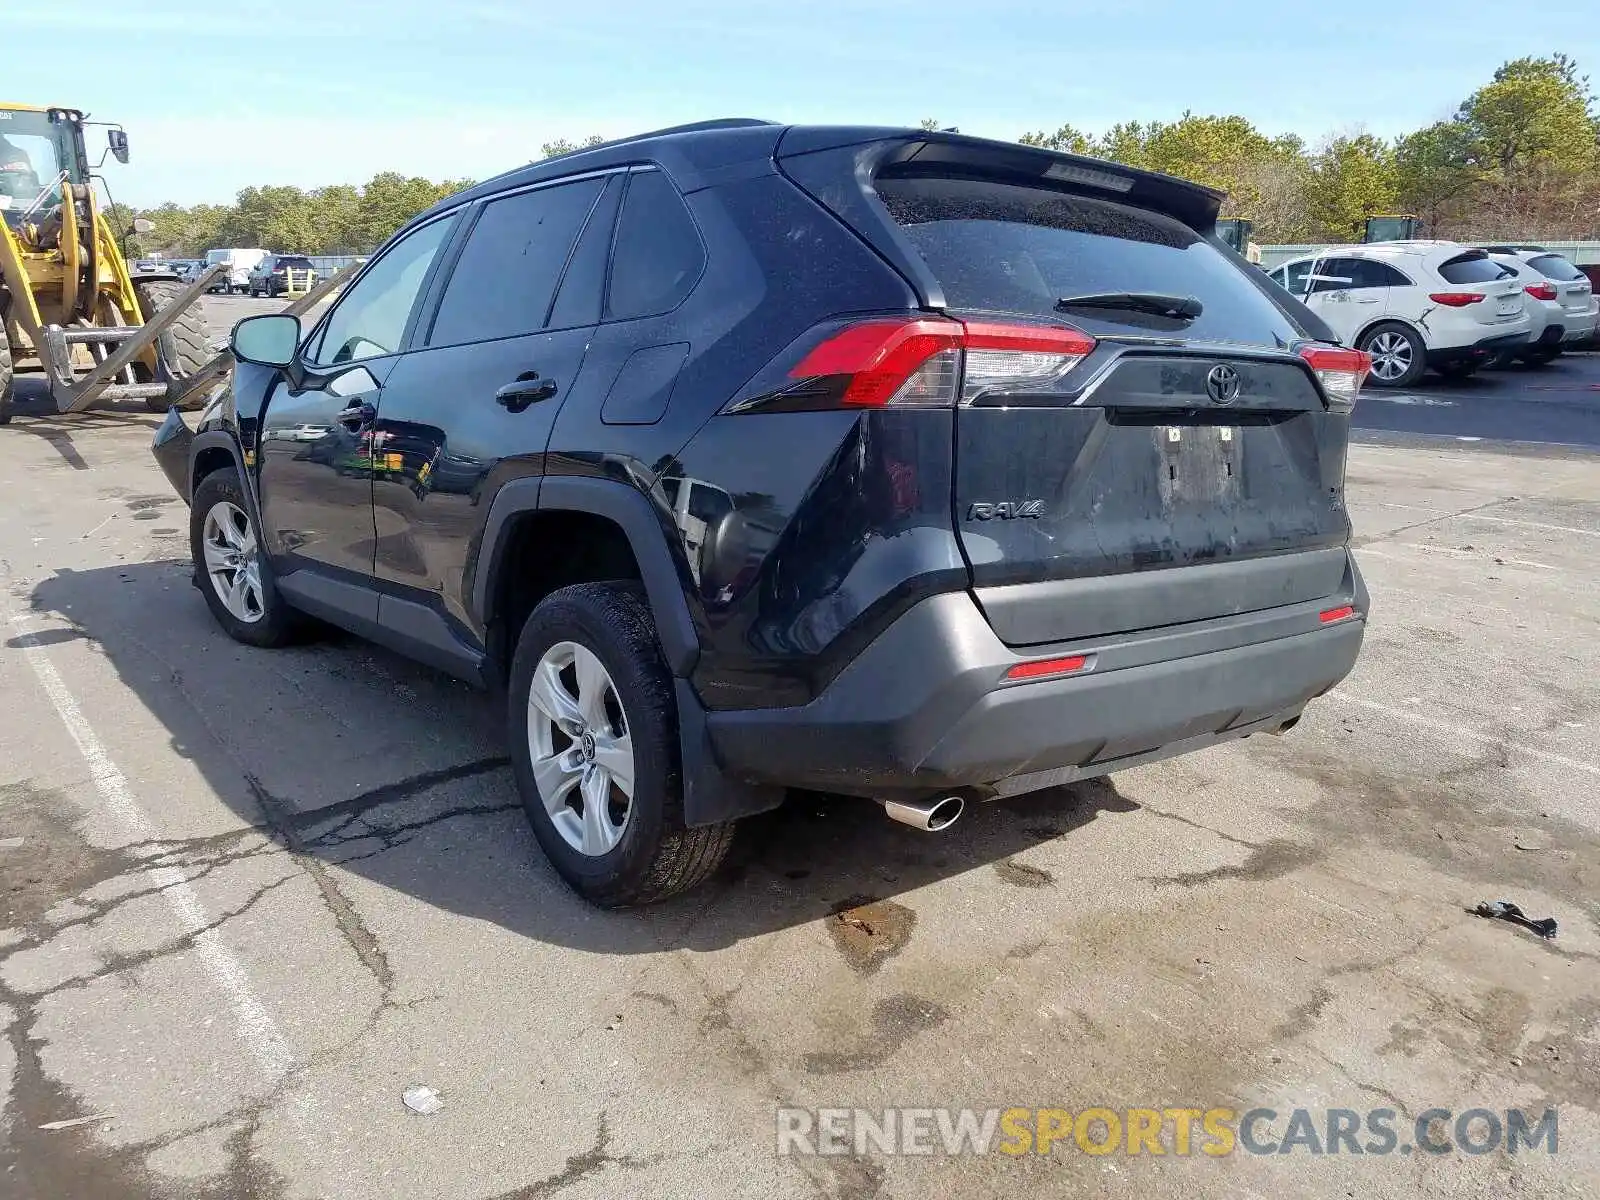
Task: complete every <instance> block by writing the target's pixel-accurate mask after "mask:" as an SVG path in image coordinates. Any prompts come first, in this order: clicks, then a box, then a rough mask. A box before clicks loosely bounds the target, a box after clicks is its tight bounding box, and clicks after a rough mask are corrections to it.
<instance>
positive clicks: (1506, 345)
mask: <svg viewBox="0 0 1600 1200" xmlns="http://www.w3.org/2000/svg"><path fill="white" fill-rule="evenodd" d="M1528 330H1529V326H1528V324H1527V323H1526V322H1524V323H1523V327H1522V329H1521V330H1520V331H1519V332H1517V333H1497V334H1492V335H1490V336H1489V337H1485V338H1480V339H1479V340H1478V341H1476V342H1473V343H1472V344H1471V345H1468V346H1442V347H1440V348H1438V349H1435V350H1429V351H1428V365H1429V366H1430V367H1437V366H1439V365H1440V364H1441V363H1456V362H1465V361H1469V360H1474V359H1476V360H1484V359H1488V358H1492V357H1493V356H1494V355H1496V354H1499V353H1501V352H1502V351H1506V350H1518V349H1521V348H1522V347H1524V346H1526V345H1527V344H1528Z"/></svg>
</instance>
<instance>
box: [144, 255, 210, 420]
mask: <svg viewBox="0 0 1600 1200" xmlns="http://www.w3.org/2000/svg"><path fill="white" fill-rule="evenodd" d="M134 290H135V291H136V292H137V293H138V295H139V312H140V313H141V314H142V315H143V317H144V319H145V320H146V321H148V320H150V318H151V317H153V316H155V315H156V314H157V313H158V312H160V311H161V310H162V309H165V308H169V307H170V306H171V305H172V303H173V301H175V300H176V299H177V298H178V297H179V296H180V295H181V294H182V293H183V285H182V284H181V283H177V282H172V281H168V280H154V281H150V282H145V283H139V284H135V285H134ZM210 361H211V352H210V350H208V349H207V347H206V320H205V314H204V313H203V312H201V310H200V306H199V305H198V304H194V305H191V306H190V308H189V310H188V311H187V312H185V313H184V314H183V315H182V316H181V317H179V318H178V319H177V320H176V321H174V322H173V323H172V324H171V325H169V326H167V329H166V332H165V333H163V334H162V335H161V336H160V337H158V338H157V339H156V375H155V382H158V383H165V384H166V385H167V393H166V395H164V396H149V397H147V398H146V399H145V405H146V407H148V408H149V409H150V410H151V411H152V412H159V413H164V412H166V411H167V409H168V408H169V407H171V405H172V401H173V398H174V397H175V396H176V395H177V392H178V390H179V388H180V387H181V386H182V382H183V380H185V379H187V378H188V377H189V376H191V375H193V374H194V373H195V372H197V371H199V370H200V368H201V367H203V366H205V365H206V363H208V362H210Z"/></svg>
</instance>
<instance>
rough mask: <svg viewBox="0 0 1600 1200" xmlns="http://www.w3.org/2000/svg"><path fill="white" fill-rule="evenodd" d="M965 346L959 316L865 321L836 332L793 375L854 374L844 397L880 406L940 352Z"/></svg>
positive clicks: (853, 402)
mask: <svg viewBox="0 0 1600 1200" xmlns="http://www.w3.org/2000/svg"><path fill="white" fill-rule="evenodd" d="M960 345H961V326H960V325H958V324H956V322H954V321H941V320H938V319H936V318H928V319H926V320H913V321H863V322H862V323H861V324H860V325H852V326H850V328H848V329H844V330H841V331H840V332H838V333H836V334H834V335H833V336H832V337H831V338H829V339H828V340H827V341H825V342H823V343H822V344H821V345H820V346H818V347H816V348H815V349H814V350H812V351H811V353H810V354H807V355H806V356H805V358H803V359H801V360H800V363H799V365H798V366H796V367H795V368H794V370H792V371H790V372H789V374H790V375H791V376H792V377H793V378H796V379H806V378H809V377H811V376H815V375H851V376H854V378H852V379H851V380H850V384H849V386H848V387H846V388H845V391H844V395H843V396H841V397H840V398H839V402H840V403H841V404H851V405H863V406H866V407H877V406H879V405H882V404H884V403H886V402H887V401H888V399H889V397H890V396H892V395H894V394H895V391H896V390H897V389H898V388H899V387H900V385H901V384H902V383H904V382H905V381H906V380H907V379H908V378H910V376H911V373H912V372H913V371H915V370H916V369H917V368H918V367H920V366H921V365H922V364H923V363H925V362H927V361H928V360H929V359H930V358H932V357H933V356H934V355H935V354H938V353H939V351H941V350H953V349H956V348H958V347H959V346H960Z"/></svg>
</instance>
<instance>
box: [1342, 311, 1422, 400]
mask: <svg viewBox="0 0 1600 1200" xmlns="http://www.w3.org/2000/svg"><path fill="white" fill-rule="evenodd" d="M1356 348H1357V349H1358V350H1365V351H1366V352H1367V353H1368V354H1370V355H1372V373H1371V374H1370V375H1368V376H1367V378H1368V380H1369V381H1370V382H1371V383H1372V385H1373V386H1374V387H1410V386H1411V385H1412V384H1414V383H1416V382H1417V380H1419V379H1421V378H1422V374H1423V372H1424V371H1426V370H1427V369H1428V347H1427V345H1426V344H1425V343H1424V342H1423V340H1422V337H1421V335H1419V334H1418V333H1417V331H1416V330H1414V329H1412V328H1411V327H1410V326H1409V325H1402V324H1400V323H1399V322H1398V321H1381V322H1379V323H1378V324H1377V325H1374V326H1373V327H1372V328H1371V329H1369V330H1367V332H1366V333H1364V334H1362V335H1361V341H1360V343H1359V344H1358V345H1357V347H1356Z"/></svg>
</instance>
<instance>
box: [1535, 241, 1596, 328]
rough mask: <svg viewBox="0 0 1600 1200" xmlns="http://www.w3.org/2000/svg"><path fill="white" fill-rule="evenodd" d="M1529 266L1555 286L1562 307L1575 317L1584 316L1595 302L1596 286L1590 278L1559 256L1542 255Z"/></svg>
mask: <svg viewBox="0 0 1600 1200" xmlns="http://www.w3.org/2000/svg"><path fill="white" fill-rule="evenodd" d="M1528 265H1529V266H1530V267H1532V268H1533V269H1534V270H1535V271H1538V272H1539V274H1541V275H1543V276H1544V277H1545V278H1546V279H1548V280H1550V282H1551V283H1553V284H1555V288H1556V293H1557V294H1558V296H1559V297H1560V300H1561V307H1562V308H1564V309H1566V310H1567V312H1569V313H1571V314H1573V315H1574V316H1584V315H1585V314H1587V313H1588V311H1589V305H1590V302H1591V301H1592V300H1593V292H1594V285H1593V284H1591V283H1590V282H1589V277H1588V276H1587V275H1585V274H1584V273H1583V272H1582V271H1580V270H1578V268H1577V267H1575V266H1573V265H1572V264H1571V263H1570V262H1568V261H1567V260H1566V259H1564V258H1562V257H1561V256H1560V255H1559V254H1542V255H1540V256H1539V257H1538V258H1531V259H1529V260H1528Z"/></svg>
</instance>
